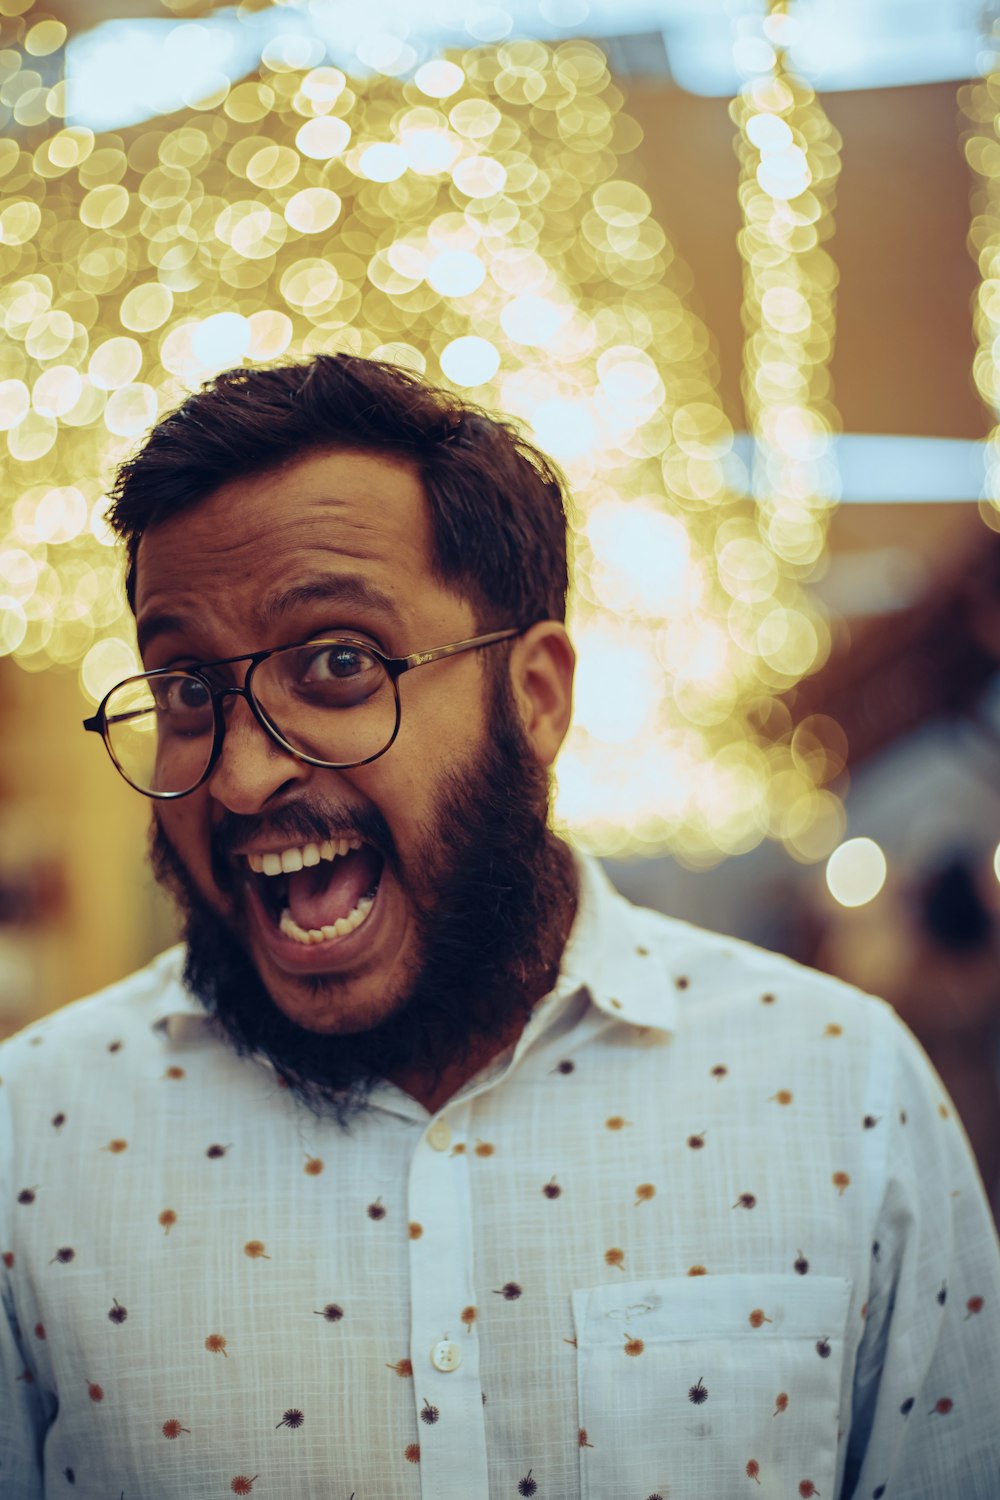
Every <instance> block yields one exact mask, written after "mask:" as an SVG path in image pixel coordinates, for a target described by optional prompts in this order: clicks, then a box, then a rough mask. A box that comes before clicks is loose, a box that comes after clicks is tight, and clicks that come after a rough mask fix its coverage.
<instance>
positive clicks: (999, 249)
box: [958, 4, 1000, 531]
mask: <svg viewBox="0 0 1000 1500" xmlns="http://www.w3.org/2000/svg"><path fill="white" fill-rule="evenodd" d="M989 10H990V14H989V15H988V16H987V18H986V22H985V25H984V36H983V43H982V49H981V52H980V61H981V65H982V70H983V75H984V76H983V77H982V78H981V79H980V80H977V82H975V83H972V84H966V85H963V87H962V88H961V89H959V92H958V98H959V104H960V105H961V107H962V110H963V111H964V114H965V117H966V121H967V127H968V128H967V129H966V132H965V135H964V140H963V146H964V150H965V159H966V161H967V162H968V164H969V167H970V168H971V170H972V172H973V174H974V178H975V187H974V189H973V193H972V222H971V225H970V227H969V239H968V244H969V251H970V253H971V254H972V256H973V258H974V259H975V261H976V263H977V265H978V267H979V275H980V282H979V287H978V289H977V291H976V300H975V303H974V305H973V313H972V318H973V328H974V331H975V335H976V345H977V347H976V353H975V357H974V360H973V365H972V374H973V379H974V380H975V383H976V389H977V390H978V391H979V394H980V396H981V397H982V399H983V402H984V403H985V405H986V408H987V410H988V411H989V412H990V414H991V416H992V418H993V425H992V427H991V429H990V433H989V436H988V438H987V440H986V477H985V484H984V488H983V495H982V499H981V501H980V506H979V511H980V515H981V516H982V518H983V520H984V521H985V522H986V524H987V525H988V526H989V527H991V528H992V530H994V531H1000V422H998V419H1000V344H998V342H997V341H998V339H1000V131H998V128H997V119H998V111H1000V52H998V48H1000V14H998V11H997V6H996V4H993V5H992V6H991V7H990V8H989Z"/></svg>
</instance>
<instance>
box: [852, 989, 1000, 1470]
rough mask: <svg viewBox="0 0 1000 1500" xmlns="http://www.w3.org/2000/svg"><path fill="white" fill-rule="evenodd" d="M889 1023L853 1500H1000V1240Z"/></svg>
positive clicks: (949, 1114) (941, 1116)
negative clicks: (954, 1498)
mask: <svg viewBox="0 0 1000 1500" xmlns="http://www.w3.org/2000/svg"><path fill="white" fill-rule="evenodd" d="M884 1022H885V1027H886V1030H887V1032H888V1036H887V1037H886V1039H885V1040H886V1047H885V1049H884V1050H883V1049H876V1053H877V1054H879V1053H880V1056H878V1055H877V1056H876V1057H874V1058H873V1067H872V1079H873V1083H872V1098H873V1100H874V1101H877V1102H876V1103H875V1109H876V1115H875V1116H874V1117H873V1119H872V1123H873V1124H874V1123H876V1122H877V1119H878V1111H879V1110H881V1111H883V1114H882V1119H883V1120H884V1123H885V1125H886V1127H887V1129H886V1130H885V1132H884V1134H881V1142H880V1149H881V1150H882V1152H883V1153H884V1156H883V1164H882V1167H881V1171H880V1173H879V1174H878V1176H879V1177H880V1178H881V1197H880V1200H879V1201H878V1202H877V1204H876V1213H875V1215H874V1226H875V1227H874V1232H873V1236H872V1244H871V1247H870V1254H871V1260H872V1264H871V1280H870V1284H869V1297H868V1305H867V1308H866V1312H865V1316H866V1319H867V1322H866V1328H865V1334H864V1338H863V1339H862V1343H861V1347H860V1350H859V1355H858V1363H857V1367H856V1371H855V1382H854V1409H853V1419H852V1427H851V1438H850V1447H849V1452H848V1459H847V1464H846V1468H845V1483H844V1487H843V1500H881V1497H882V1496H883V1495H884V1496H886V1500H889V1497H892V1496H900V1497H902V1496H904V1495H905V1496H906V1500H941V1497H942V1496H943V1495H961V1496H962V1500H996V1497H997V1496H998V1495H1000V1411H998V1407H1000V1253H998V1245H997V1237H996V1229H995V1226H994V1223H993V1219H992V1215H991V1213H990V1210H989V1207H988V1205H987V1202H986V1195H985V1193H984V1191H983V1187H982V1183H981V1181H980V1178H979V1173H978V1170H977V1168H976V1163H975V1159H974V1157H973V1155H972V1151H971V1149H970V1147H969V1144H968V1140H967V1139H966V1136H965V1132H964V1130H963V1128H962V1125H961V1122H960V1120H959V1117H958V1115H957V1113H956V1110H955V1106H954V1105H953V1104H952V1102H951V1100H950V1099H949V1098H948V1095H947V1094H946V1092H945V1089H944V1086H943V1085H942V1083H941V1080H940V1079H939V1078H938V1076H937V1074H936V1073H935V1071H934V1069H933V1068H932V1067H931V1064H930V1062H929V1061H928V1059H927V1057H926V1055H925V1054H924V1052H923V1050H922V1049H921V1048H920V1046H919V1044H918V1043H917V1042H916V1041H915V1040H914V1038H913V1037H912V1036H911V1035H910V1033H909V1032H908V1031H907V1030H906V1028H905V1027H904V1026H903V1025H902V1023H900V1022H899V1021H898V1020H896V1018H895V1017H894V1016H893V1014H892V1013H891V1012H890V1011H889V1010H888V1008H886V1011H885V1014H884ZM867 1123H868V1121H867V1120H866V1124H867ZM870 1134H871V1136H872V1137H873V1138H874V1137H875V1136H876V1135H877V1134H879V1132H878V1131H877V1130H876V1129H872V1131H871V1132H870Z"/></svg>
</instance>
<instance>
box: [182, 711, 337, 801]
mask: <svg viewBox="0 0 1000 1500" xmlns="http://www.w3.org/2000/svg"><path fill="white" fill-rule="evenodd" d="M226 691H227V695H231V696H232V698H235V699H237V700H242V701H237V702H230V703H229V704H228V706H227V705H225V703H224V707H227V712H226V725H225V732H224V734H223V738H222V749H221V751H220V753H219V758H218V760H217V761H216V763H215V765H214V766H213V768H212V774H211V775H210V776H209V778H208V789H209V792H210V793H211V795H212V796H213V797H214V798H215V800H216V801H217V802H219V803H221V804H222V806H223V807H225V808H227V809H228V810H229V811H230V812H234V813H244V814H247V815H250V814H254V813H259V812H260V811H261V810H262V809H263V808H264V807H265V806H266V805H267V804H268V803H270V802H271V801H273V800H274V799H275V798H277V797H278V796H280V795H281V793H282V792H285V791H287V790H289V789H291V788H292V787H294V786H296V785H297V784H298V783H300V782H303V781H307V780H308V779H309V777H310V776H311V774H312V769H313V768H312V767H311V766H309V765H307V764H306V763H305V761H301V760H298V759H297V758H296V757H295V756H294V755H292V754H291V753H290V752H289V751H288V750H285V749H284V748H283V747H282V746H281V745H279V744H278V742H277V740H275V739H273V738H272V737H271V735H269V734H268V733H267V730H266V729H264V728H263V727H262V726H261V725H260V724H259V723H258V721H257V719H256V717H255V716H254V713H253V710H252V709H251V707H250V704H249V703H248V702H247V700H246V696H245V692H244V689H243V688H229V689H227V690H226Z"/></svg>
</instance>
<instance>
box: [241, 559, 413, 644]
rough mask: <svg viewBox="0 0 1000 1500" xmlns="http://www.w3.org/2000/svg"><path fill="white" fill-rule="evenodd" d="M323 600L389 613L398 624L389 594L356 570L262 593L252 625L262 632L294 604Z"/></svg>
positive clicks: (316, 602) (314, 602) (394, 605)
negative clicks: (355, 571) (263, 594)
mask: <svg viewBox="0 0 1000 1500" xmlns="http://www.w3.org/2000/svg"><path fill="white" fill-rule="evenodd" d="M325 603H330V604H341V605H346V606H350V607H352V608H356V609H364V610H377V611H378V612H379V613H381V614H384V615H389V616H390V617H391V619H392V620H393V622H394V623H396V624H397V625H398V624H401V623H402V616H401V615H400V612H399V610H398V608H397V607H396V604H395V602H394V601H393V599H392V597H391V596H390V595H389V594H387V593H386V592H385V590H384V589H381V588H379V587H378V585H377V584H375V583H373V582H372V581H371V580H370V579H368V578H365V577H364V576H363V575H362V574H359V573H327V574H323V575H320V576H318V577H316V578H306V579H303V580H302V581H301V582H300V583H294V584H291V585H289V586H288V587H287V588H281V589H275V590H272V591H271V592H270V593H268V594H265V596H264V598H263V599H262V600H261V601H260V603H259V604H258V605H257V607H256V608H255V610H254V611H253V616H252V620H253V625H254V628H255V629H256V630H257V631H258V632H259V633H260V634H261V635H264V634H266V633H267V632H268V630H270V628H271V627H272V625H273V624H274V622H275V621H276V620H279V619H281V617H282V616H283V615H285V614H286V613H287V612H288V611H289V610H292V609H294V608H296V606H299V605H304V604H325Z"/></svg>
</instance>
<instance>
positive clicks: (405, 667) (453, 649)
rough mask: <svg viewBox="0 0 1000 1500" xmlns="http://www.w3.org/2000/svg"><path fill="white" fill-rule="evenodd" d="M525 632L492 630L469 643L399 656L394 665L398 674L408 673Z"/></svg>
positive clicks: (460, 642) (475, 637) (464, 642)
mask: <svg viewBox="0 0 1000 1500" xmlns="http://www.w3.org/2000/svg"><path fill="white" fill-rule="evenodd" d="M522 634H523V631H522V630H518V629H513V630H492V631H490V633H489V634H488V635H474V636H472V637H471V638H470V639H469V640H467V641H455V642H454V644H453V645H451V646H438V647H436V649H435V650H433V651H414V652H412V653H411V654H410V655H409V656H397V657H396V658H395V660H394V665H395V666H396V669H397V671H398V672H408V671H409V670H410V668H411V667H423V666H425V665H426V664H427V662H430V661H442V660H443V659H444V658H445V657H446V656H458V655H459V653H460V652H462V651H473V650H475V649H476V648H477V647H479V646H494V645H496V643H497V642H498V641H509V640H511V639H512V637H513V636H515V635H522Z"/></svg>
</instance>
